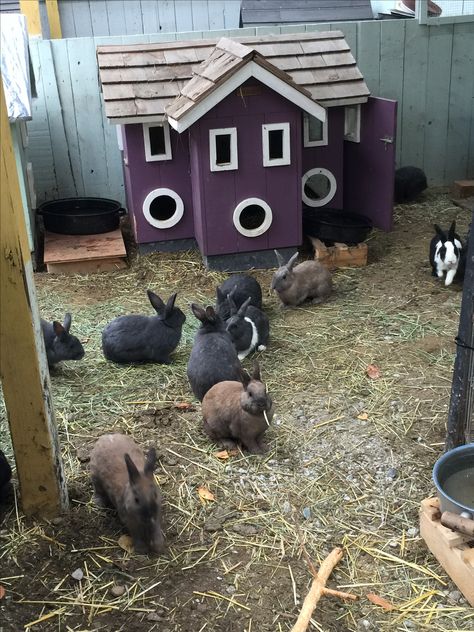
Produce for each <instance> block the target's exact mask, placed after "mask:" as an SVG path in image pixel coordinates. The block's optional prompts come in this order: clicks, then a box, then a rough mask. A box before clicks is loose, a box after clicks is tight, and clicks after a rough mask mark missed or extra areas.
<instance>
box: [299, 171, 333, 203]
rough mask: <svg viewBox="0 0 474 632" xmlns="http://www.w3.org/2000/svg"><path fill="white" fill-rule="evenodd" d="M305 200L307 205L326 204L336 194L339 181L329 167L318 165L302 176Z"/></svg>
mask: <svg viewBox="0 0 474 632" xmlns="http://www.w3.org/2000/svg"><path fill="white" fill-rule="evenodd" d="M302 187H303V202H304V203H305V204H306V205H307V206H314V207H315V206H324V205H325V204H327V203H328V202H330V201H331V200H332V198H333V197H334V196H335V195H336V191H337V182H336V178H335V177H334V174H333V173H331V172H330V171H329V170H328V169H323V168H322V167H316V168H315V169H310V170H309V171H307V172H306V173H305V174H304V176H303V178H302Z"/></svg>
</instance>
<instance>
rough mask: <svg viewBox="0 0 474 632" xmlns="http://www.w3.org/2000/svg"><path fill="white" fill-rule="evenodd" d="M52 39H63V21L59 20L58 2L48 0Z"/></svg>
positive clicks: (47, 8) (47, 6) (56, 0)
mask: <svg viewBox="0 0 474 632" xmlns="http://www.w3.org/2000/svg"><path fill="white" fill-rule="evenodd" d="M46 11H47V13H48V22H49V37H50V39H61V37H62V32H61V20H60V19H59V9H58V0H46Z"/></svg>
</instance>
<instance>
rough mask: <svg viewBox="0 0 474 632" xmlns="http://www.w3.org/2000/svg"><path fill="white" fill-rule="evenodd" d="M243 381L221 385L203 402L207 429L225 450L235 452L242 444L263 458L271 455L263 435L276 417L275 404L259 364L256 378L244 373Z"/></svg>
mask: <svg viewBox="0 0 474 632" xmlns="http://www.w3.org/2000/svg"><path fill="white" fill-rule="evenodd" d="M242 380H243V383H240V382H232V381H230V380H229V381H225V382H219V383H218V384H215V385H214V386H213V387H212V388H211V389H209V391H208V392H207V393H206V395H205V397H204V399H203V400H202V416H203V429H204V432H205V433H206V434H207V435H208V436H209V438H210V439H212V440H213V441H216V442H217V443H220V444H221V445H222V446H223V447H226V448H235V447H236V444H237V442H239V443H241V444H242V445H243V446H244V447H245V448H247V450H248V451H249V452H250V453H252V454H262V453H263V452H266V451H267V448H266V446H265V444H264V443H263V435H264V434H265V431H266V430H267V428H268V424H269V423H270V421H271V420H272V417H273V402H272V399H271V397H270V396H269V395H268V393H267V389H266V387H265V384H264V383H263V382H262V381H261V378H260V367H259V365H258V363H257V362H255V363H254V369H253V373H252V377H250V375H249V374H248V373H247V372H246V371H242ZM265 415H266V419H265ZM267 420H268V421H267Z"/></svg>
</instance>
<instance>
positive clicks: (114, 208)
mask: <svg viewBox="0 0 474 632" xmlns="http://www.w3.org/2000/svg"><path fill="white" fill-rule="evenodd" d="M36 212H37V213H38V214H39V215H41V216H42V218H43V221H44V228H45V230H47V231H51V232H52V233H60V234H61V235H98V234H100V233H109V232H111V231H113V230H116V229H117V228H118V227H119V224H120V216H121V215H125V213H126V211H125V209H123V208H122V207H121V205H120V202H117V201H116V200H108V199H107V198H94V197H77V198H64V199H61V200H54V201H53V202H44V204H41V205H40V206H39V207H38V208H37V210H36Z"/></svg>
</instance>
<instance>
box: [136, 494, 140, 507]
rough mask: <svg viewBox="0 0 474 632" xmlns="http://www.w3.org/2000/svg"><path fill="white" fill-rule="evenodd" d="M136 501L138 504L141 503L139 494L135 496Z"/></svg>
mask: <svg viewBox="0 0 474 632" xmlns="http://www.w3.org/2000/svg"><path fill="white" fill-rule="evenodd" d="M135 502H136V503H137V505H139V504H140V499H139V498H138V496H135Z"/></svg>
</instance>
